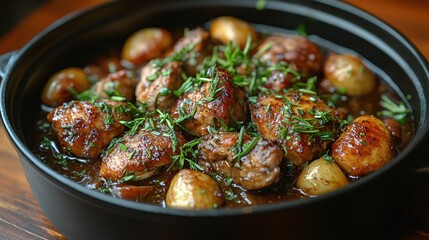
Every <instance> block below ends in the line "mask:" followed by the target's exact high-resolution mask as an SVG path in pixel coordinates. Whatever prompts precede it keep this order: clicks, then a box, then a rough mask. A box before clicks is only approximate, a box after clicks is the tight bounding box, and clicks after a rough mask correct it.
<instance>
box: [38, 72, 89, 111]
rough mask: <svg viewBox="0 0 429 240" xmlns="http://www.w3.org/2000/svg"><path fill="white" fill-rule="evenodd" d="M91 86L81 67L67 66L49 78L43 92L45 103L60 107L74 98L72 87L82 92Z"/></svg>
mask: <svg viewBox="0 0 429 240" xmlns="http://www.w3.org/2000/svg"><path fill="white" fill-rule="evenodd" d="M90 87H91V83H90V81H89V79H88V77H87V75H86V73H85V72H84V71H83V69H81V68H75V67H70V68H65V69H62V70H60V71H58V72H56V73H55V74H54V75H52V76H51V77H50V78H49V81H48V82H47V83H46V84H45V87H44V89H43V93H42V102H43V104H45V105H47V106H49V107H58V106H60V105H61V104H63V103H65V102H68V101H71V100H73V98H74V96H73V94H72V92H71V89H73V90H74V91H76V92H77V93H81V92H83V91H85V90H87V89H89V88H90Z"/></svg>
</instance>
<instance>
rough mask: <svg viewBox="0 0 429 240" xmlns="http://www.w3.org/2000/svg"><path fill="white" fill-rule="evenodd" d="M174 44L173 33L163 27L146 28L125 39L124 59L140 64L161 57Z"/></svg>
mask: <svg viewBox="0 0 429 240" xmlns="http://www.w3.org/2000/svg"><path fill="white" fill-rule="evenodd" d="M172 44H173V37H172V36H171V33H170V32H169V31H167V30H165V29H162V28H144V29H141V30H138V31H136V32H134V33H133V34H132V35H131V36H129V37H128V39H127V40H126V41H125V44H124V47H123V49H122V55H121V56H122V59H124V60H126V61H128V62H130V63H132V64H134V65H136V66H138V65H141V64H144V63H146V62H149V61H150V60H151V59H153V58H156V57H159V56H160V55H161V54H163V53H164V52H165V51H166V50H167V49H168V48H169V47H171V45H172Z"/></svg>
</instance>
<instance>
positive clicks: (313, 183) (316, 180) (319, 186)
mask: <svg viewBox="0 0 429 240" xmlns="http://www.w3.org/2000/svg"><path fill="white" fill-rule="evenodd" d="M348 183H349V180H348V179H347V177H346V176H345V175H344V173H343V171H342V170H341V168H340V167H338V165H337V164H336V163H335V162H333V161H327V160H326V159H323V158H319V159H317V160H314V161H313V162H311V163H310V164H308V165H307V166H306V167H305V168H304V170H303V171H302V172H301V174H300V175H299V177H298V180H297V182H296V187H298V188H300V189H301V190H302V191H303V192H305V193H306V194H308V195H316V196H317V195H321V194H324V193H328V192H331V191H334V190H336V189H339V188H341V187H343V186H345V185H347V184H348Z"/></svg>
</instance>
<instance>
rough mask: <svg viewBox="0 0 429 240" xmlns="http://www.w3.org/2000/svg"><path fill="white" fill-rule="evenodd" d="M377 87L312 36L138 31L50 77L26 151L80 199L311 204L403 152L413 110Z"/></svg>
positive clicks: (372, 76) (223, 28) (348, 57)
mask: <svg viewBox="0 0 429 240" xmlns="http://www.w3.org/2000/svg"><path fill="white" fill-rule="evenodd" d="M255 29H257V30H255ZM262 29H263V30H264V33H262ZM78 66H80V67H78ZM382 76H383V75H382V72H381V71H379V70H378V69H376V68H375V66H371V65H370V64H369V63H366V62H365V60H364V59H363V58H362V57H361V56H359V55H358V53H355V52H353V51H351V50H349V49H344V48H341V47H339V46H336V45H334V44H333V43H330V42H328V41H326V40H324V39H321V38H318V37H317V36H311V35H310V36H307V35H306V34H303V33H302V32H301V33H298V32H297V31H294V30H280V29H274V28H268V27H266V26H260V25H252V24H250V23H247V22H245V21H242V20H240V19H236V18H233V17H218V18H215V19H213V20H212V21H210V22H209V23H207V24H205V25H202V26H200V27H196V28H193V29H185V30H184V31H183V29H180V30H179V31H177V30H167V29H162V28H145V29H141V30H139V31H137V32H135V33H133V34H131V35H130V36H129V38H128V39H126V41H125V42H124V43H123V45H122V46H121V47H120V48H112V49H109V50H107V51H105V52H102V53H100V54H98V55H96V56H94V58H93V60H92V61H88V62H85V63H76V65H75V66H70V67H68V68H65V69H62V70H60V71H58V72H57V73H52V77H51V78H50V79H49V80H48V81H47V83H46V86H45V88H44V91H43V93H42V94H41V95H42V97H41V99H42V104H41V108H40V111H39V113H38V115H37V116H38V117H37V118H38V120H37V122H36V127H37V138H36V139H37V144H35V146H33V151H34V153H35V154H37V155H38V156H39V157H40V158H41V159H42V160H43V161H44V162H45V163H46V164H47V165H49V166H50V167H52V168H53V169H55V170H56V171H57V172H59V173H60V174H61V175H64V176H65V177H67V178H70V179H72V180H74V181H76V182H77V183H79V184H81V185H83V186H85V187H87V188H89V189H93V190H94V191H99V192H102V193H105V194H109V195H112V197H116V198H123V199H128V200H131V201H137V202H142V203H149V204H155V205H159V206H162V207H171V208H184V209H211V208H234V207H246V206H255V205H261V204H270V203H276V202H280V201H289V200H295V199H301V198H308V197H317V196H319V195H322V194H325V193H328V192H332V191H335V190H337V189H339V188H342V187H345V186H347V185H348V184H353V182H354V181H359V179H361V178H364V177H365V176H366V175H368V174H371V173H372V172H374V171H377V170H378V169H379V168H382V167H383V166H384V165H385V164H387V163H388V162H389V161H390V160H391V159H393V158H394V157H395V155H396V154H397V153H398V152H400V151H401V150H402V149H404V148H405V147H406V146H407V145H408V143H409V142H410V141H411V139H412V137H413V135H414V126H413V123H412V119H411V117H412V116H411V112H410V109H409V108H408V107H407V105H406V104H405V103H404V102H403V99H401V98H400V97H399V95H398V93H397V92H395V91H394V89H393V88H392V87H391V86H389V85H388V84H387V83H386V81H385V79H383V78H382Z"/></svg>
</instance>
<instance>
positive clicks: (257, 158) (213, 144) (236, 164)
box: [198, 132, 283, 190]
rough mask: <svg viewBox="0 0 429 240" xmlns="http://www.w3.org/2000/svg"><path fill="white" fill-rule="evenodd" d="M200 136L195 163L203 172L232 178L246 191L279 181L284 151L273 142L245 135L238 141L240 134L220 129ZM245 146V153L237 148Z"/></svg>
mask: <svg viewBox="0 0 429 240" xmlns="http://www.w3.org/2000/svg"><path fill="white" fill-rule="evenodd" d="M203 139H204V140H203V142H202V143H201V144H200V145H199V150H200V155H199V160H198V163H199V164H200V165H201V166H202V167H204V168H205V170H206V171H208V172H215V173H220V174H223V175H225V176H227V177H231V178H232V179H233V180H234V182H235V183H236V184H238V185H240V186H242V187H243V188H245V189H248V190H251V189H261V188H265V187H267V186H270V185H271V184H273V183H275V182H277V181H278V180H279V178H280V163H281V161H282V159H283V152H282V150H281V149H280V148H279V147H278V146H276V145H275V144H272V143H269V142H267V141H265V140H263V139H260V138H251V137H250V136H249V135H247V134H244V135H243V137H242V143H240V142H239V140H240V136H239V133H235V132H220V133H217V134H213V135H207V136H205V137H204V138H203ZM252 143H253V144H252ZM244 145H246V146H248V147H249V148H251V150H250V151H249V152H248V153H246V154H243V151H245V150H244V149H240V148H243V146H244ZM252 145H254V146H252Z"/></svg>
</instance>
